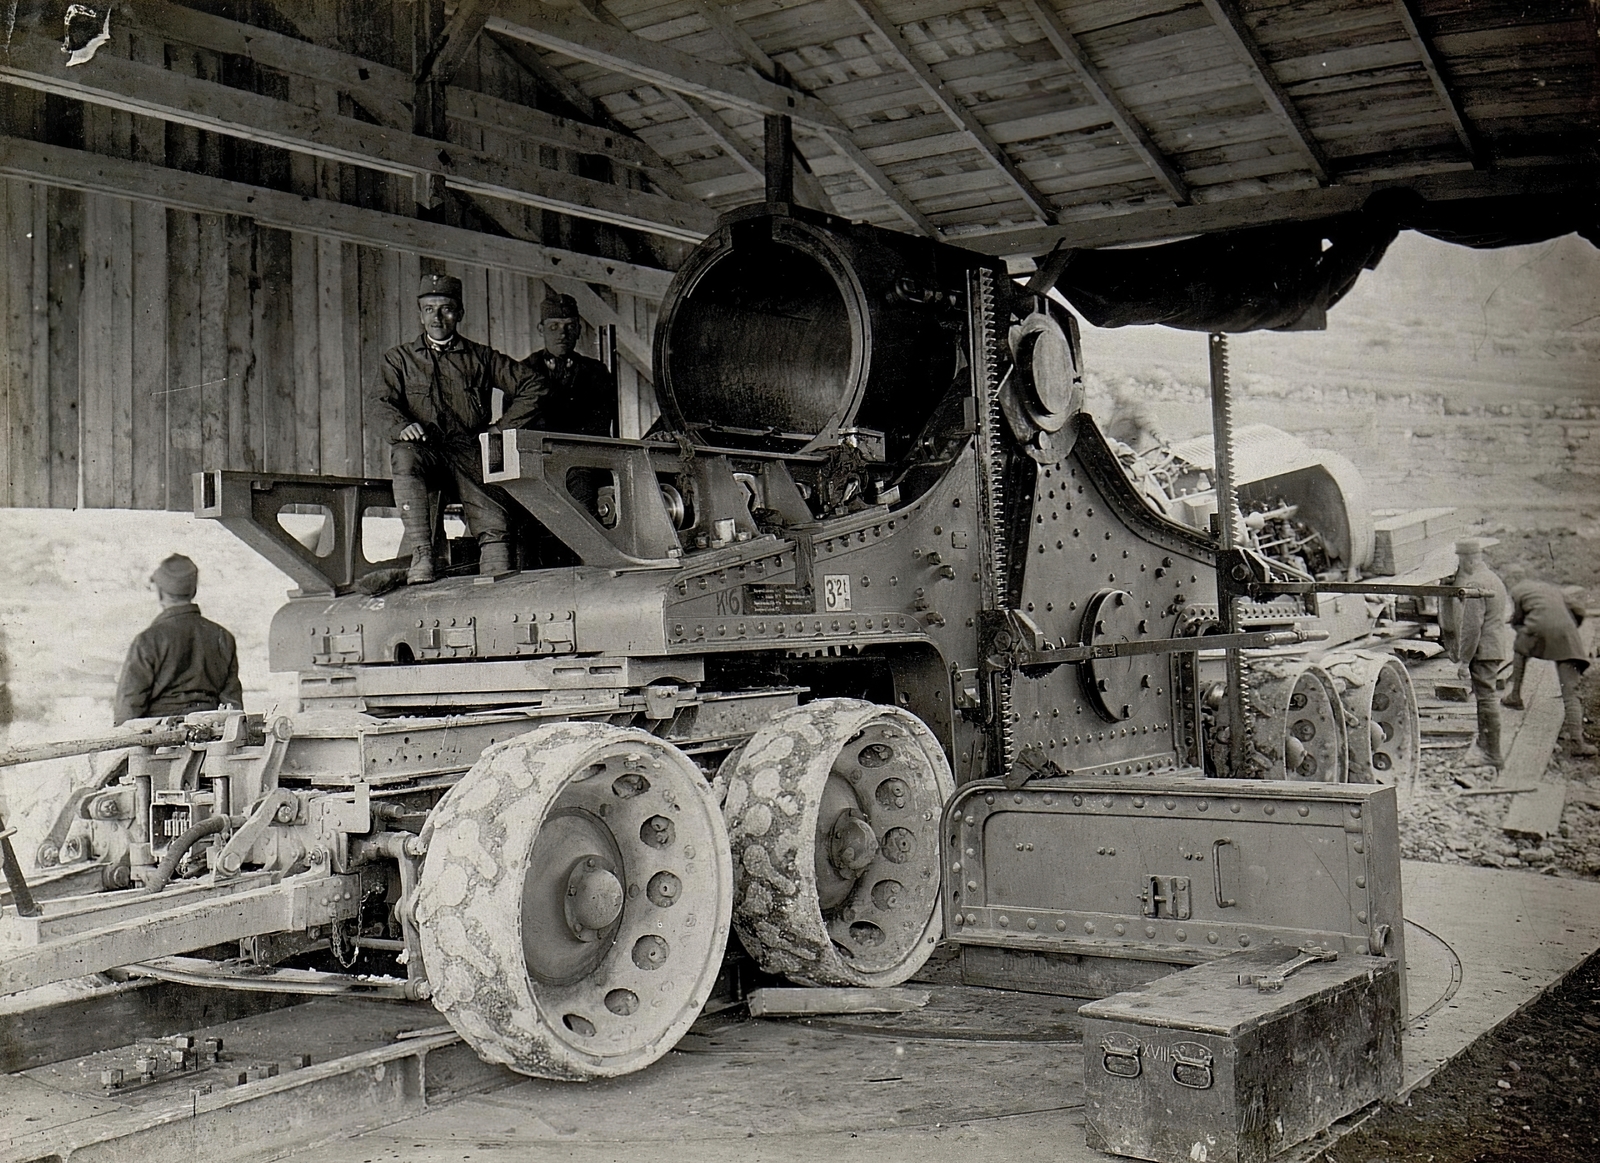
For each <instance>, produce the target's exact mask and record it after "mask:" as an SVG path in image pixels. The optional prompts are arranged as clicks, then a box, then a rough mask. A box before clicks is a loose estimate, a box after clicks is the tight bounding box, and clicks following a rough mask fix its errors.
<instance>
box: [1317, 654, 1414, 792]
mask: <svg viewBox="0 0 1600 1163" xmlns="http://www.w3.org/2000/svg"><path fill="white" fill-rule="evenodd" d="M1322 667H1323V669H1324V670H1326V671H1327V672H1328V675H1329V677H1330V678H1332V679H1333V682H1334V685H1335V686H1336V687H1337V688H1338V690H1339V700H1340V701H1341V702H1342V703H1343V704H1344V709H1345V711H1346V712H1347V714H1346V717H1345V722H1346V724H1347V725H1346V728H1345V739H1346V742H1347V743H1348V745H1349V749H1350V782H1351V783H1388V784H1398V785H1399V786H1401V787H1408V786H1410V784H1411V783H1412V782H1413V781H1414V780H1415V779H1416V777H1417V772H1418V771H1419V770H1420V768H1421V765H1422V724H1421V721H1420V719H1419V718H1418V715H1417V696H1416V692H1415V690H1414V689H1413V688H1412V686H1411V676H1410V675H1409V674H1407V673H1406V668H1405V664H1404V663H1402V662H1401V661H1400V660H1399V659H1398V658H1396V657H1394V655H1392V654H1379V653H1376V652H1374V651H1370V650H1347V651H1340V652H1338V653H1336V654H1328V655H1325V656H1324V657H1323V659H1322Z"/></svg>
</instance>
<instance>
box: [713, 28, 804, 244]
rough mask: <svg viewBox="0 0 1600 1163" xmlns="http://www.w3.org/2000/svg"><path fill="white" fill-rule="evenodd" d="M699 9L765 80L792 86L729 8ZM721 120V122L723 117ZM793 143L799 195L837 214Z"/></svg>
mask: <svg viewBox="0 0 1600 1163" xmlns="http://www.w3.org/2000/svg"><path fill="white" fill-rule="evenodd" d="M695 7H696V8H697V9H699V12H700V17H701V19H703V20H704V21H705V22H706V24H707V25H709V26H710V27H711V28H714V29H715V30H716V31H717V33H718V35H720V36H721V37H722V39H723V40H725V41H727V42H728V43H729V44H730V45H732V46H733V48H734V49H735V50H736V51H737V52H738V53H739V55H740V56H742V57H744V59H745V60H746V61H748V62H749V63H750V65H751V67H752V68H754V69H755V70H756V72H757V73H759V74H760V75H761V76H762V77H763V78H764V79H766V80H768V81H772V82H774V83H775V84H779V85H787V84H789V76H788V73H787V72H786V71H785V69H784V67H783V66H782V65H780V64H778V62H777V61H775V60H773V59H772V58H771V57H769V56H768V55H767V54H766V52H765V51H764V50H763V49H762V47H761V46H760V45H759V44H757V43H756V42H755V38H754V37H752V36H751V35H750V34H749V33H748V32H746V31H745V30H744V29H742V28H740V27H739V25H738V23H737V22H736V21H734V20H732V19H731V18H730V17H729V16H728V10H727V9H726V8H724V7H723V6H722V5H721V4H718V3H714V2H713V0H695ZM718 120H719V121H720V120H721V118H720V117H719V118H718ZM732 136H733V137H736V138H738V137H739V135H738V134H736V133H735V134H732ZM739 140H740V141H741V142H742V141H743V140H744V139H743V138H739ZM792 140H793V142H794V146H795V151H794V154H795V157H797V158H799V159H800V168H799V169H798V170H796V171H795V174H794V181H795V186H796V188H797V191H798V192H799V193H801V194H804V195H805V196H806V198H807V200H809V201H810V202H812V203H813V204H814V205H815V206H816V207H817V209H819V210H822V211H825V212H826V213H829V214H832V213H833V212H834V208H833V199H831V198H829V197H828V192H827V191H826V190H824V189H823V188H822V183H821V182H820V181H818V180H817V176H816V175H815V174H813V173H812V172H811V164H810V162H808V161H807V160H806V156H805V154H803V153H801V152H800V148H799V146H800V139H799V138H798V137H795V138H793V139H792ZM765 177H766V174H765V167H763V173H762V178H763V180H764V179H765Z"/></svg>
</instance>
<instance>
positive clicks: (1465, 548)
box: [1456, 537, 1500, 554]
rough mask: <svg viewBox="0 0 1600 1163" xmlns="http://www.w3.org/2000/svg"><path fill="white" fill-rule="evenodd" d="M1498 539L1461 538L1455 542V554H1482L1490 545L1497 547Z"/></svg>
mask: <svg viewBox="0 0 1600 1163" xmlns="http://www.w3.org/2000/svg"><path fill="white" fill-rule="evenodd" d="M1499 544H1500V539H1499V538H1498V537H1463V538H1462V539H1461V540H1460V541H1457V542H1456V553H1458V554H1462V553H1482V552H1483V551H1484V550H1485V549H1488V548H1489V547H1490V546H1491V545H1499Z"/></svg>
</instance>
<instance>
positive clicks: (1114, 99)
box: [1022, 0, 1189, 206]
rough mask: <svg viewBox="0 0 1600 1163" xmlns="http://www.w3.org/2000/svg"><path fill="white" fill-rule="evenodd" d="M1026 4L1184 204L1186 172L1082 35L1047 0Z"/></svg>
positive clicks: (1168, 189) (1134, 146)
mask: <svg viewBox="0 0 1600 1163" xmlns="http://www.w3.org/2000/svg"><path fill="white" fill-rule="evenodd" d="M1022 7H1023V8H1024V9H1025V10H1026V11H1027V13H1028V15H1029V16H1031V17H1033V20H1034V23H1035V24H1037V25H1038V26H1039V29H1040V31H1042V32H1043V33H1044V35H1045V39H1046V40H1048V41H1049V42H1050V44H1051V46H1052V47H1054V48H1055V50H1056V52H1057V53H1059V54H1060V55H1061V59H1062V60H1064V61H1066V62H1067V64H1068V65H1069V66H1071V68H1072V71H1073V72H1074V73H1076V74H1077V77H1078V82H1079V83H1080V84H1081V85H1082V86H1083V87H1084V88H1085V89H1087V90H1088V91H1089V95H1090V96H1091V97H1093V98H1094V100H1095V103H1096V104H1098V105H1099V106H1100V107H1101V108H1102V109H1104V110H1105V111H1106V116H1107V117H1109V118H1110V119H1111V124H1112V125H1114V126H1116V128H1117V132H1118V133H1120V134H1122V136H1123V137H1125V138H1127V141H1128V146H1129V148H1130V149H1132V150H1133V151H1134V152H1135V153H1136V154H1138V155H1139V157H1140V158H1141V159H1142V160H1143V161H1144V164H1145V165H1146V166H1148V167H1149V168H1150V173H1151V176H1153V177H1154V178H1155V180H1156V181H1157V182H1159V183H1161V188H1162V189H1163V190H1165V191H1166V192H1167V196H1168V197H1169V198H1171V199H1172V200H1173V201H1174V202H1176V203H1178V204H1179V205H1180V206H1181V205H1183V204H1184V203H1185V202H1188V201H1189V187H1188V185H1187V183H1185V182H1184V180H1183V176H1182V175H1181V174H1179V173H1178V170H1177V167H1176V166H1174V165H1173V164H1172V163H1171V162H1170V161H1168V160H1167V157H1166V155H1165V154H1163V153H1162V152H1161V147H1160V146H1158V145H1156V143H1155V139H1154V138H1152V137H1151V136H1150V133H1149V131H1148V130H1146V129H1145V127H1144V126H1143V125H1142V124H1141V123H1140V121H1139V119H1138V118H1137V117H1135V116H1134V115H1133V113H1132V111H1131V110H1129V109H1128V107H1127V106H1126V105H1124V104H1123V103H1122V101H1121V99H1120V98H1119V97H1118V96H1117V95H1116V93H1114V92H1113V91H1112V89H1111V86H1110V85H1109V84H1107V83H1106V80H1105V78H1104V77H1102V76H1101V75H1100V70H1099V69H1098V68H1096V67H1095V64H1094V62H1093V61H1091V60H1090V59H1089V54H1088V53H1086V52H1085V51H1084V49H1083V46H1082V45H1081V44H1079V43H1078V38H1077V37H1075V36H1073V35H1072V33H1071V32H1069V31H1068V30H1067V26H1066V25H1065V24H1063V23H1062V22H1061V16H1060V14H1059V13H1058V12H1057V11H1056V10H1055V8H1054V7H1053V6H1052V5H1050V4H1048V3H1046V2H1045V0H1022Z"/></svg>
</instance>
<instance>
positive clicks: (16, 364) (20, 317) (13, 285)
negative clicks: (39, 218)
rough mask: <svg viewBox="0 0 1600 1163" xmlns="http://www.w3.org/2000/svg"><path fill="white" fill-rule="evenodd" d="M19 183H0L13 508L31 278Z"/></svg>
mask: <svg viewBox="0 0 1600 1163" xmlns="http://www.w3.org/2000/svg"><path fill="white" fill-rule="evenodd" d="M26 193H27V191H26V189H25V188H24V187H23V185H22V183H20V182H11V181H0V232H3V233H0V330H3V333H4V334H5V336H6V337H7V339H8V340H9V342H7V343H6V344H5V346H4V348H0V504H5V505H12V504H15V503H16V502H15V500H14V499H13V497H14V495H15V494H16V493H17V491H18V482H17V479H16V477H14V476H13V475H12V471H11V460H12V453H13V451H14V450H16V449H17V447H18V446H19V445H20V444H21V440H20V439H19V433H18V427H19V426H20V425H21V423H22V422H23V420H24V418H25V417H26V415H27V410H26V404H27V387H28V377H29V371H30V369H29V363H30V362H31V361H30V360H29V359H28V356H29V355H30V354H31V353H30V352H29V350H28V348H27V347H26V346H25V340H26V337H27V335H28V333H29V331H30V330H31V329H32V328H31V321H30V320H29V318H28V313H27V310H26V304H27V301H28V297H29V296H28V292H29V290H30V288H29V286H28V282H27V280H30V279H31V278H32V275H33V254H32V247H31V246H30V247H29V248H28V251H27V255H26V257H27V261H26V263H24V262H23V261H22V259H23V257H24V256H23V253H22V245H21V244H23V243H30V242H32V239H31V238H29V237H28V235H29V234H30V233H31V230H30V229H29V228H30V227H31V226H32V225H33V221H32V202H31V200H30V202H29V203H28V209H29V216H28V220H27V226H26V227H22V228H21V229H19V226H20V225H21V224H20V223H19V220H18V216H17V214H16V212H15V210H14V209H13V202H14V200H15V199H19V198H21V197H24V196H26Z"/></svg>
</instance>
